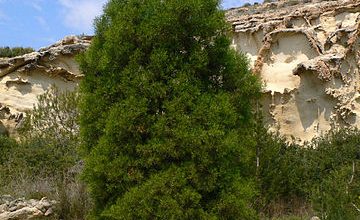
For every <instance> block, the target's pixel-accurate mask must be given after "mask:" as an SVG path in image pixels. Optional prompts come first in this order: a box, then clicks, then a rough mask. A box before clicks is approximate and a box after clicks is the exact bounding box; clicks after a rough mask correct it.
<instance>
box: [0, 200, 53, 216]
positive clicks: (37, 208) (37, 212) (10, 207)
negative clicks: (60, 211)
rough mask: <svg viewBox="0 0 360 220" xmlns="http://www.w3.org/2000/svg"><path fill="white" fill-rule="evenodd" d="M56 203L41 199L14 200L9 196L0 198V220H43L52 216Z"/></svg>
mask: <svg viewBox="0 0 360 220" xmlns="http://www.w3.org/2000/svg"><path fill="white" fill-rule="evenodd" d="M56 204H57V202H56V201H53V200H48V199H47V198H45V197H44V198H42V199H41V200H36V199H30V200H26V199H25V198H19V199H15V198H12V197H11V196H9V195H6V196H0V220H15V219H40V218H41V219H43V217H48V216H52V215H53V208H54V206H55V205H56Z"/></svg>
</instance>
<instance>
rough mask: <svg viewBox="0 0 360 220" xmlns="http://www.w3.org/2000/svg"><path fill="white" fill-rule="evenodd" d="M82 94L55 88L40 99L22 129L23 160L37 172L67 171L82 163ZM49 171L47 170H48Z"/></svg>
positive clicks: (25, 119)
mask: <svg viewBox="0 0 360 220" xmlns="http://www.w3.org/2000/svg"><path fill="white" fill-rule="evenodd" d="M77 104H78V94H77V92H76V91H74V92H69V91H65V92H61V91H60V90H59V89H58V88H57V87H55V86H52V87H51V88H50V89H49V90H47V91H46V92H45V93H44V94H43V95H40V96H39V97H38V104H37V105H36V106H34V109H33V110H32V111H29V112H27V117H25V118H24V120H23V122H22V125H21V128H20V129H19V132H20V136H21V142H22V148H23V150H21V151H20V152H19V154H20V153H22V154H23V155H21V156H20V157H21V158H24V159H25V158H26V159H25V161H26V162H27V163H28V167H29V168H32V169H33V172H35V173H37V172H39V171H40V170H42V171H46V173H47V174H51V173H58V172H59V171H61V172H64V171H65V170H67V169H69V168H70V167H71V166H73V165H74V164H75V163H76V161H77V160H78V156H77V146H78V142H79V138H78V135H79V125H78V122H77V121H78V110H77ZM45 169H46V170H45Z"/></svg>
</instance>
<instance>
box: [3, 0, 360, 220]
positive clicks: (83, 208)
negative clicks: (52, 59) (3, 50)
mask: <svg viewBox="0 0 360 220" xmlns="http://www.w3.org/2000/svg"><path fill="white" fill-rule="evenodd" d="M218 5H219V2H218V1H217V0H210V1H209V0H206V1H205V0H169V1H158V0H147V1H142V0H128V1H123V0H112V1H110V2H109V4H108V5H107V6H106V8H105V13H104V15H103V16H102V17H100V18H98V19H97V21H96V37H95V38H94V40H93V44H92V46H91V48H90V49H89V51H88V52H86V53H85V54H83V55H82V56H81V57H80V58H79V60H80V64H81V68H82V70H83V71H84V72H85V73H86V77H85V79H84V81H83V82H82V84H81V89H80V93H79V94H78V93H77V92H78V91H74V92H60V91H59V90H58V89H57V88H55V87H53V88H51V89H50V90H49V91H48V92H46V93H45V94H43V95H41V96H39V103H38V105H37V106H35V107H34V109H33V111H29V112H27V114H26V117H25V118H24V119H23V121H22V123H21V129H20V130H19V132H20V137H21V138H19V140H14V139H12V138H11V137H3V136H0V195H1V194H12V195H13V196H19V197H22V196H25V197H28V198H41V197H43V196H46V197H48V198H50V199H55V200H57V201H59V204H58V210H56V213H57V215H56V216H54V218H55V219H229V220H230V219H284V220H285V219H307V218H310V217H311V216H313V215H317V216H319V217H320V218H321V219H327V220H339V219H344V220H356V219H359V218H360V175H359V172H360V168H359V166H360V131H359V130H357V129H342V130H338V131H333V132H330V133H328V134H326V135H324V136H323V137H321V138H318V139H316V140H313V141H312V142H310V143H306V145H305V146H299V145H296V144H292V143H289V142H287V141H286V140H285V139H284V138H283V137H281V136H279V135H277V134H270V133H268V132H267V130H266V128H265V127H264V126H263V123H262V119H261V116H259V115H261V114H260V113H259V112H255V111H254V108H253V107H254V106H253V104H254V103H255V102H256V100H258V98H259V96H260V95H259V89H260V85H259V80H258V79H257V78H256V77H255V76H253V75H252V74H251V73H250V71H249V68H248V63H247V62H248V61H247V59H246V58H245V57H244V56H243V55H241V54H236V53H235V52H234V51H233V50H231V49H229V40H228V39H227V37H226V32H227V30H228V27H227V25H226V23H225V22H224V17H223V12H221V11H219V9H218V8H219V7H218ZM78 118H80V120H78ZM80 158H85V160H84V161H83V160H81V159H80ZM83 163H85V168H84V170H83V166H82V165H83ZM82 171H83V174H82V177H83V179H84V181H85V182H86V184H87V187H88V188H87V190H86V188H85V183H84V182H81V181H80V180H79V179H78V174H79V173H80V172H82ZM88 192H90V194H88ZM90 195H91V197H90ZM88 213H91V214H90V215H89V216H86V215H87V214H88ZM287 216H289V217H287ZM290 216H291V217H290Z"/></svg>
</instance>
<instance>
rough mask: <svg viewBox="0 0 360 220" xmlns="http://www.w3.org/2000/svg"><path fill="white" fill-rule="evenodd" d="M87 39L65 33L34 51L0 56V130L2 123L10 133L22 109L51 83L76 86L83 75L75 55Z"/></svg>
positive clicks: (84, 46) (82, 49)
mask: <svg viewBox="0 0 360 220" xmlns="http://www.w3.org/2000/svg"><path fill="white" fill-rule="evenodd" d="M90 42H91V37H87V36H84V37H81V38H79V37H75V36H69V37H65V38H64V39H63V40H61V41H59V42H57V43H55V44H54V45H51V46H49V47H46V48H41V49H40V50H39V51H38V52H33V53H29V54H26V55H23V56H18V57H14V58H0V133H3V131H2V130H3V127H4V126H5V127H6V128H7V130H8V131H9V132H10V134H14V133H15V132H14V129H15V128H16V126H17V125H18V123H19V122H20V121H21V119H22V117H23V112H24V111H26V110H30V109H31V108H33V106H34V104H35V103H36V102H37V96H38V95H40V94H43V93H44V92H45V91H46V90H47V89H48V88H49V87H50V86H51V85H52V84H55V85H56V86H57V87H59V88H60V90H72V89H74V88H75V87H77V85H78V83H79V81H80V79H81V78H82V77H83V75H82V74H81V73H80V71H79V66H78V64H77V63H76V61H75V56H76V55H77V54H78V53H80V52H81V51H84V50H86V49H87V48H88V46H89V45H90Z"/></svg>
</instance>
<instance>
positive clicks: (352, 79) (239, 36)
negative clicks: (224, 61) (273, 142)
mask: <svg viewBox="0 0 360 220" xmlns="http://www.w3.org/2000/svg"><path fill="white" fill-rule="evenodd" d="M227 19H228V21H229V22H230V23H231V24H232V27H233V33H232V34H233V44H232V46H233V47H234V48H235V49H236V50H238V51H242V52H243V53H245V54H247V55H248V57H249V59H250V61H251V64H252V67H253V72H254V73H255V74H259V75H260V76H261V78H262V79H263V81H264V82H265V86H264V97H263V100H262V106H263V110H264V112H265V119H266V123H267V124H268V125H269V127H270V129H272V130H277V129H279V131H280V133H281V134H283V135H286V136H288V137H290V136H293V137H295V138H296V140H298V141H299V142H302V141H309V140H311V139H312V138H313V137H316V136H319V135H321V134H322V133H324V132H326V131H328V130H330V129H334V128H339V127H343V126H356V127H360V93H359V92H360V81H359V66H360V50H359V49H360V38H359V35H360V1H359V0H337V1H309V0H307V1H304V0H303V1H301V2H300V1H297V0H289V1H278V2H274V3H266V4H263V5H255V6H250V7H242V8H236V9H231V10H229V11H228V12H227Z"/></svg>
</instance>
